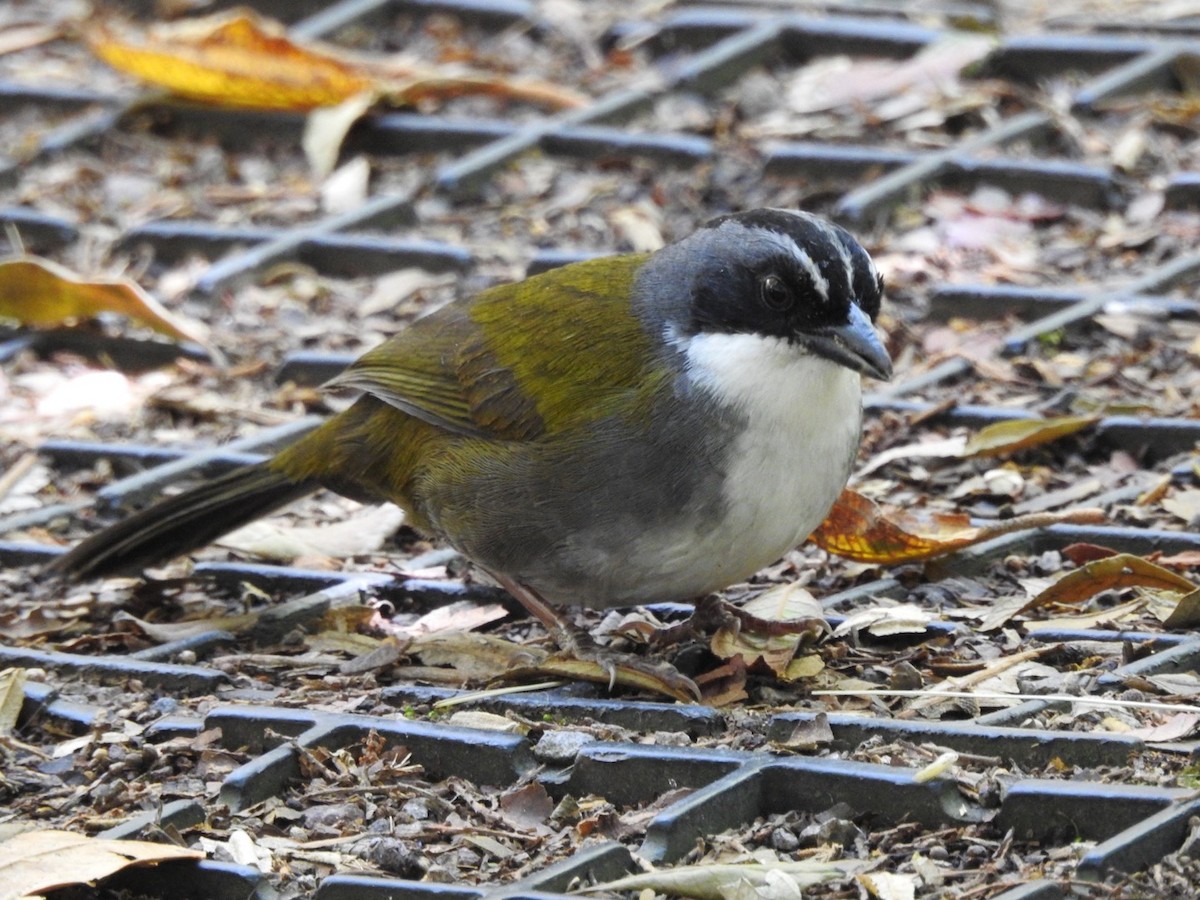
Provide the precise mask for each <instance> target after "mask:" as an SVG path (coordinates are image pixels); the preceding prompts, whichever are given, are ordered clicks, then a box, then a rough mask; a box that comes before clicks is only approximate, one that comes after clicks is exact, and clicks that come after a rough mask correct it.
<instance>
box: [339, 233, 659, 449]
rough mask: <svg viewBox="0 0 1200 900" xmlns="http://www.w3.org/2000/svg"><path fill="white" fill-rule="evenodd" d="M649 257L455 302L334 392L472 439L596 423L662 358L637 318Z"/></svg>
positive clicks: (345, 377) (386, 346) (525, 436)
mask: <svg viewBox="0 0 1200 900" xmlns="http://www.w3.org/2000/svg"><path fill="white" fill-rule="evenodd" d="M644 259H645V258H644V257H640V256H629V257H613V258H608V259H603V260H593V261H589V262H583V263H576V264H574V265H571V266H565V267H563V268H561V269H555V270H552V271H550V272H547V273H544V274H542V275H538V276H534V277H533V278H529V279H526V280H525V281H523V282H520V283H518V284H512V285H503V286H501V287H496V288H492V289H489V290H487V291H484V292H483V293H481V294H479V295H477V296H476V297H474V298H472V299H469V300H464V301H457V302H455V303H451V304H448V305H447V306H444V307H442V308H441V309H439V310H436V311H435V312H433V313H431V314H430V315H428V316H426V317H425V318H423V319H419V320H417V321H416V322H414V323H413V324H412V325H411V326H410V327H409V328H407V329H406V330H405V331H403V332H401V333H400V334H398V335H396V336H395V337H393V338H391V339H390V340H388V341H386V342H384V343H383V344H381V345H380V346H378V347H376V348H375V349H373V350H370V351H368V352H367V353H365V354H363V356H361V357H360V358H359V359H358V360H357V361H355V362H354V363H353V364H352V365H351V366H350V367H349V368H348V369H347V370H346V371H345V372H344V373H342V374H341V375H339V376H338V377H337V378H335V379H333V381H332V382H330V386H334V387H346V388H355V389H358V390H362V391H365V392H366V393H369V394H372V395H374V396H375V397H377V398H379V399H380V400H382V401H384V402H385V403H387V404H389V405H391V406H394V407H396V408H397V409H399V410H401V411H403V412H405V413H408V414H409V415H411V416H414V417H416V418H418V419H421V420H423V421H425V422H429V423H430V424H432V425H436V426H438V427H441V428H445V429H447V430H449V431H453V432H456V433H458V434H465V435H470V436H475V437H488V438H493V439H500V440H533V439H536V438H538V437H539V436H541V435H543V434H546V433H548V432H549V433H554V432H557V431H560V430H562V429H566V428H570V427H572V425H576V424H580V423H584V422H587V421H594V420H595V419H597V418H600V417H602V416H604V415H606V414H608V413H610V412H612V411H615V410H617V409H621V408H623V407H622V406H621V402H622V400H623V399H628V394H629V392H630V391H635V392H636V391H638V390H642V389H644V388H645V385H646V375H647V373H646V368H647V367H648V366H649V365H650V364H651V361H652V360H653V359H654V358H655V354H654V352H653V348H652V346H651V342H650V340H649V336H648V334H647V333H646V332H645V330H644V329H643V328H642V326H641V325H640V324H639V322H638V320H637V319H636V318H635V317H634V315H633V314H632V313H631V311H630V299H629V298H630V294H631V291H632V288H633V279H634V275H635V274H636V272H637V269H638V268H639V267H640V265H641V264H642V262H644Z"/></svg>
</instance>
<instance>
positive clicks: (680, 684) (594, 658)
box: [491, 572, 700, 702]
mask: <svg viewBox="0 0 1200 900" xmlns="http://www.w3.org/2000/svg"><path fill="white" fill-rule="evenodd" d="M491 575H492V577H493V578H495V579H496V581H498V582H499V583H500V586H501V587H503V588H504V589H505V590H506V591H508V592H509V593H510V594H512V596H513V598H514V599H515V600H516V601H517V602H518V603H520V604H521V605H522V606H523V607H525V609H526V610H528V611H529V614H530V615H531V616H533V617H534V618H535V619H537V620H538V621H539V622H541V623H542V625H543V626H544V627H545V629H546V631H548V632H549V633H550V638H551V640H553V641H554V643H555V644H556V645H557V646H558V648H559V650H561V651H562V654H561V655H560V656H558V657H551V658H550V659H549V660H547V661H546V663H544V664H543V665H541V666H538V669H539V670H541V671H542V672H543V673H545V674H552V673H557V674H562V675H565V676H567V677H575V678H581V679H584V680H586V681H596V682H600V683H602V684H607V685H608V687H609V690H611V689H612V688H613V687H614V686H616V685H618V684H621V685H625V686H626V687H634V688H640V689H643V690H653V691H657V692H658V693H661V694H666V695H667V696H668V697H674V698H675V699H676V700H682V701H684V702H688V701H696V700H699V699H700V690H699V688H697V687H696V683H695V682H694V681H692V680H691V679H690V678H688V677H687V676H686V675H684V674H682V673H681V672H679V671H678V670H677V669H676V668H675V667H674V666H672V665H669V664H667V663H664V662H655V661H653V660H649V659H643V658H642V657H640V656H634V655H632V654H629V653H617V652H616V651H613V650H609V649H607V648H605V647H600V646H598V645H597V644H596V642H595V641H594V640H592V636H591V635H590V634H588V632H586V631H584V630H583V629H582V628H580V627H579V626H577V625H575V624H574V623H572V622H570V621H568V620H567V619H566V618H564V616H563V615H562V614H561V613H560V612H559V611H558V610H556V609H555V608H554V607H553V606H551V605H550V604H549V603H547V602H546V601H545V600H544V599H543V598H542V597H541V595H540V594H538V592H537V591H535V590H534V589H533V588H531V587H529V586H528V585H525V584H522V583H521V582H519V581H516V580H514V579H512V578H509V577H508V576H506V575H500V574H498V573H495V572H493V573H491ZM573 662H577V663H582V665H575V666H572V665H571V663H573ZM551 670H553V672H551Z"/></svg>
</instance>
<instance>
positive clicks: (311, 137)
mask: <svg viewBox="0 0 1200 900" xmlns="http://www.w3.org/2000/svg"><path fill="white" fill-rule="evenodd" d="M374 103H375V95H374V94H372V93H369V92H364V93H361V94H355V95H354V96H353V97H347V98H346V99H345V100H343V101H342V102H341V103H339V104H337V105H336V106H326V107H321V108H319V109H314V110H313V111H312V112H310V113H309V114H308V119H307V121H306V122H305V123H304V136H303V138H302V139H301V142H300V145H301V146H302V147H303V148H304V158H305V159H307V160H308V167H309V169H311V170H312V173H313V176H314V177H315V178H317V179H323V178H325V177H326V176H328V175H330V173H332V172H333V170H334V167H335V166H336V165H337V161H338V154H339V153H341V152H342V144H343V143H345V140H346V135H347V134H349V133H350V129H351V128H353V127H354V123H355V122H357V121H358V120H359V119H361V118H362V117H363V116H364V115H366V112H367V110H368V109H370V108H371V107H372V106H373V105H374ZM360 159H362V160H363V163H364V164H367V160H366V158H365V157H360ZM369 175H370V169H369V164H367V172H366V173H363V174H361V175H360V176H359V177H360V178H361V179H362V180H363V183H362V192H363V196H364V199H365V196H366V188H367V182H368V177H367V176H369ZM326 191H327V187H323V188H322V192H321V193H322V202H323V204H324V205H325V206H326V208H328V201H326V200H325V194H326ZM357 205H361V204H357Z"/></svg>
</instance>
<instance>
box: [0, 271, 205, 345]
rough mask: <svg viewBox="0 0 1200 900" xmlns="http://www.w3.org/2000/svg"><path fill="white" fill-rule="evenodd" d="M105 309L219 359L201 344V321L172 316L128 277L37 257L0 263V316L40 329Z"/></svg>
mask: <svg viewBox="0 0 1200 900" xmlns="http://www.w3.org/2000/svg"><path fill="white" fill-rule="evenodd" d="M106 312H108V313H119V314H121V315H123V316H129V317H130V318H131V319H134V320H136V321H138V322H141V323H142V324H143V325H146V326H148V327H150V328H152V329H154V330H155V331H157V332H159V333H160V334H165V335H168V336H169V337H173V338H175V339H176V340H181V341H193V342H195V343H197V344H200V345H201V346H204V347H205V349H207V350H208V353H209V355H210V356H211V357H213V358H214V359H216V358H218V354H217V353H216V351H215V350H213V349H212V348H210V347H208V346H207V345H206V344H205V339H206V337H207V334H206V332H205V329H204V326H203V325H201V324H200V323H199V322H189V321H187V320H185V319H182V318H180V317H178V316H175V315H173V314H172V313H170V312H169V311H168V310H167V309H166V308H164V307H163V306H162V305H161V304H160V303H159V302H158V301H157V300H155V299H154V298H153V297H151V296H150V295H149V294H148V293H146V292H145V291H144V290H142V289H141V288H140V287H139V286H138V285H136V284H135V283H134V282H132V281H130V280H128V279H126V278H112V279H105V278H99V279H92V280H85V279H83V278H81V277H80V276H78V275H76V274H75V273H74V272H72V271H70V270H69V269H67V268H65V267H63V266H60V265H59V264H58V263H55V262H51V261H50V260H48V259H42V258H41V257H39V256H23V257H20V258H19V259H7V260H3V261H0V318H7V319H16V320H17V321H18V322H21V323H22V324H24V325H31V326H34V327H43V328H44V327H48V326H53V325H61V324H63V323H65V322H71V321H74V320H77V319H90V318H94V317H95V316H97V315H99V314H100V313H106Z"/></svg>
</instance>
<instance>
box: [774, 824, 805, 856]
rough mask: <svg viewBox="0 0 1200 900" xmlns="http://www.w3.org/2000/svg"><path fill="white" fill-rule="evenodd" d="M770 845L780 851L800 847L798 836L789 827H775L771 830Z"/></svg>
mask: <svg viewBox="0 0 1200 900" xmlns="http://www.w3.org/2000/svg"><path fill="white" fill-rule="evenodd" d="M771 847H772V848H773V849H775V850H778V851H780V852H781V853H791V852H792V851H793V850H798V849H800V838H798V837H796V834H795V832H793V831H792V830H791V829H790V828H776V829H775V830H774V831H772V832H771Z"/></svg>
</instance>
